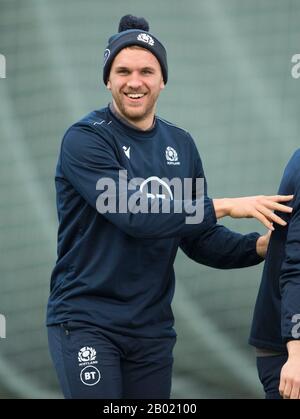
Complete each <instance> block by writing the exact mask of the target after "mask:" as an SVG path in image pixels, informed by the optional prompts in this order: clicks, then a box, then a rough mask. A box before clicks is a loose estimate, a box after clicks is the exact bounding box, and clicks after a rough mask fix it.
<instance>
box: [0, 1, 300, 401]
mask: <svg viewBox="0 0 300 419" xmlns="http://www.w3.org/2000/svg"><path fill="white" fill-rule="evenodd" d="M127 13H132V14H135V15H137V16H145V17H146V18H147V19H148V20H149V21H150V25H151V30H152V32H153V33H155V34H156V35H157V36H158V37H159V38H161V39H162V40H163V41H164V43H165V45H166V48H167V51H168V57H169V68H170V72H169V82H168V85H167V88H166V89H165V91H164V92H163V94H162V95H161V98H160V104H159V114H160V115H161V116H162V117H164V118H166V119H168V120H171V121H173V122H175V123H176V124H177V125H180V126H182V127H184V128H186V129H187V130H189V131H190V132H191V133H192V135H193V136H194V138H195V140H196V142H197V145H198V148H199V151H200V153H201V156H202V159H203V162H204V168H205V171H206V175H207V178H208V184H209V192H210V195H211V196H213V197H221V196H238V195H249V194H261V193H264V194H273V193H274V192H276V191H277V187H278V184H279V181H280V178H281V174H282V171H283V168H284V166H285V164H286V162H287V161H288V159H289V157H290V155H291V153H292V152H293V151H294V149H296V148H297V147H298V144H299V128H300V118H299V104H300V100H299V98H300V81H297V80H295V79H293V78H292V76H291V67H292V64H291V57H292V56H293V55H294V54H296V53H300V25H299V21H300V2H299V1H298V0H187V1H185V2H183V1H180V0H163V1H158V0H152V1H151V2H150V1H144V0H139V1H138V0H126V1H123V0H110V1H108V0H65V1H59V0H51V1H50V0H0V53H1V54H3V55H5V57H6V63H7V69H6V72H7V77H6V78H5V79H0V313H2V314H4V315H5V316H6V319H7V338H6V339H0V395H1V397H32V398H39V397H56V396H57V395H59V392H58V386H57V381H56V377H55V375H54V371H53V368H52V365H51V363H50V359H49V355H48V350H47V342H46V331H45V326H44V318H45V305H46V300H47V296H48V289H49V277H50V272H51V269H52V267H53V264H54V261H55V257H56V230H57V220H56V208H55V195H54V181H53V175H54V170H55V164H56V159H57V152H58V147H59V143H60V141H61V137H62V134H63V132H64V131H65V129H66V128H67V127H68V126H69V125H70V124H71V123H73V122H74V121H75V120H77V119H78V118H80V117H81V116H82V115H84V114H86V113H87V112H89V111H90V110H92V109H95V108H100V107H102V106H104V105H106V104H107V103H108V102H109V94H108V93H107V92H106V90H105V87H104V85H103V84H102V82H101V65H102V52H103V49H104V48H105V46H106V41H107V39H108V37H109V36H110V35H112V34H113V33H115V32H116V30H117V24H118V21H119V18H120V17H121V16H122V15H124V14H127ZM226 225H227V226H229V227H231V228H234V229H236V230H238V231H241V232H248V231H253V230H258V231H260V232H262V231H263V229H262V228H261V227H260V226H259V225H258V223H257V222H255V221H249V220H241V221H230V220H229V221H226ZM261 269H262V266H259V267H256V268H249V269H244V270H238V271H223V272H222V271H216V270H213V269H210V268H206V267H204V266H200V265H197V264H196V263H194V262H192V261H190V260H188V259H187V258H186V257H185V256H184V255H183V254H182V253H180V254H178V257H177V262H176V272H177V285H176V296H175V300H174V304H173V307H174V311H175V315H176V328H177V332H178V343H177V347H176V351H175V369H174V382H173V392H172V394H173V397H182V398H189V397H194V398H204V397H208V398H216V397H228V398H242V397H249V398H250V397H262V391H261V388H260V385H259V382H258V378H257V376H256V370H255V357H254V354H253V352H252V349H251V348H250V347H248V345H247V337H248V332H249V327H250V322H251V315H252V310H253V305H254V301H255V296H256V292H257V287H258V283H259V280H260V275H261Z"/></svg>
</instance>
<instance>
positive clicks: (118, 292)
mask: <svg viewBox="0 0 300 419" xmlns="http://www.w3.org/2000/svg"><path fill="white" fill-rule="evenodd" d="M103 80H104V83H105V85H106V86H107V88H108V89H110V90H111V93H112V103H111V104H110V105H109V106H108V107H106V108H103V109H100V110H96V111H94V112H91V113H90V114H89V115H87V116H86V117H85V118H83V119H82V120H80V121H79V122H77V123H75V124H74V125H72V126H71V127H70V128H69V129H68V130H67V132H66V134H65V136H64V138H63V141H62V145H61V151H60V155H59V159H58V164H57V170H56V178H55V181H56V191H57V210H58V217H59V230H58V258H57V262H56V266H55V267H54V270H53V273H52V277H51V294H50V297H49V304H48V316H47V325H48V336H49V347H50V352H51V355H52V359H53V362H54V365H55V368H56V371H57V374H58V378H59V382H60V385H61V387H62V390H63V393H64V396H65V397H67V398H107V399H110V398H129V399H130V398H142V399H143V398H153V399H155V398H168V397H169V396H170V390H171V374H172V364H173V355H172V351H173V347H174V344H175V341H176V333H175V330H174V328H173V325H174V319H173V314H172V309H171V302H172V298H173V294H174V288H175V275H174V269H173V263H174V260H175V256H176V252H177V250H178V247H179V246H180V247H181V248H182V249H183V251H184V252H185V253H186V254H187V255H188V256H189V257H190V258H192V259H193V260H195V261H197V262H199V263H203V264H206V265H209V266H213V267H216V268H223V269H228V268H241V267H245V266H251V265H255V264H257V263H259V262H260V261H261V260H262V256H264V254H265V251H266V246H267V243H268V235H266V236H261V237H260V236H259V234H257V233H250V234H248V235H244V236H243V235H240V234H238V233H234V232H232V231H230V230H228V229H226V228H225V227H223V226H220V225H218V224H217V223H216V220H217V218H221V217H224V216H228V215H229V216H231V217H235V218H241V217H256V218H257V219H259V220H260V221H261V222H263V223H264V225H266V226H267V227H268V228H270V229H271V228H272V222H274V221H276V222H278V223H279V224H281V225H284V224H285V222H284V221H282V220H281V219H280V218H279V217H278V216H277V215H275V214H274V213H273V210H274V209H277V210H282V211H284V212H290V209H289V208H287V207H286V206H285V205H282V204H280V202H285V201H287V200H289V199H291V197H282V196H275V197H263V196H261V197H246V198H235V199H214V200H211V199H210V198H209V197H208V196H207V190H206V183H205V182H204V194H202V195H201V194H200V196H199V195H198V194H197V182H198V180H199V179H200V178H202V180H203V179H204V173H203V168H202V163H201V160H200V157H199V154H198V151H197V148H196V146H195V143H194V141H193V139H192V138H191V136H190V135H189V134H188V133H187V132H186V131H185V130H182V129H180V128H178V127H176V126H174V125H173V124H171V123H169V122H166V121H164V120H162V119H161V118H159V117H158V116H156V114H155V108H156V103H157V99H158V96H159V94H160V92H161V90H162V89H163V88H164V87H165V85H166V83H167V80H168V67H167V55H166V50H165V48H164V47H163V45H162V44H161V43H160V42H159V40H158V39H157V38H156V37H155V36H154V35H152V34H150V33H149V27H148V24H147V22H146V21H145V20H144V19H139V18H135V17H133V16H125V17H124V18H122V19H121V23H120V27H119V33H118V34H116V35H114V36H112V37H111V38H110V40H109V44H108V46H107V48H106V50H105V53H104V67H103ZM125 172H126V174H127V177H126V176H125V175H124V178H123V179H122V182H123V184H124V183H125V186H126V192H128V206H129V203H130V202H131V201H132V198H133V195H134V194H135V193H136V192H135V191H133V190H132V188H131V187H130V186H132V181H133V180H135V181H136V182H137V184H138V180H140V183H139V187H140V190H139V191H138V193H139V194H140V199H141V200H142V199H143V200H144V202H145V203H146V209H149V210H153V209H154V208H155V209H156V210H157V209H158V211H148V212H147V211H146V212H143V211H137V204H136V205H133V206H132V207H131V208H132V210H128V208H127V210H124V208H123V209H122V210H120V205H119V204H120V202H119V201H120V197H122V196H123V195H122V193H120V189H121V186H120V184H119V176H120V173H125ZM175 178H176V179H179V180H180V181H181V182H182V185H184V183H185V181H186V180H187V179H190V180H192V186H193V188H192V198H191V199H190V202H189V201H188V200H187V201H188V202H186V200H185V201H184V203H185V204H186V203H188V204H190V209H192V212H191V211H190V210H188V208H189V206H184V209H182V211H177V210H175V209H177V208H178V204H180V203H183V200H180V199H173V194H172V191H171V189H170V188H169V185H167V184H166V182H165V181H164V180H163V179H175ZM141 180H142V181H141ZM108 181H109V182H108ZM150 181H151V182H154V181H155V182H156V184H158V186H159V188H162V187H164V190H163V193H162V191H161V190H158V191H157V193H153V190H152V189H151V192H152V193H147V191H146V189H147V187H148V186H149V183H150ZM106 183H107V184H108V183H109V184H110V185H111V184H112V183H113V187H112V188H111V190H112V191H114V192H112V193H111V194H112V195H113V196H112V198H114V200H115V204H118V205H112V207H113V209H114V210H113V211H112V208H110V209H107V210H106V209H105V208H104V210H103V211H102V210H99V206H97V202H98V198H99V194H100V193H101V190H102V189H104V190H105V187H102V186H101V185H103V184H106ZM146 185H147V187H146ZM170 191H171V192H170ZM105 192H106V193H107V190H105ZM110 198H111V197H110ZM166 202H167V203H168V205H169V211H168V212H163V211H160V210H161V209H163V207H164V204H165V203H166ZM199 205H200V206H202V207H203V217H202V218H201V220H200V221H199V222H197V223H188V222H187V221H186V218H187V217H190V216H192V215H193V211H194V212H195V211H196V208H197V207H198V206H199ZM117 208H119V210H117ZM194 208H195V209H194Z"/></svg>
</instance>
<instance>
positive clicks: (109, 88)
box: [106, 80, 111, 90]
mask: <svg viewBox="0 0 300 419" xmlns="http://www.w3.org/2000/svg"><path fill="white" fill-rule="evenodd" d="M106 87H107V88H108V90H111V82H110V81H109V80H108V82H107V85H106Z"/></svg>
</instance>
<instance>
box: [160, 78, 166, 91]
mask: <svg viewBox="0 0 300 419" xmlns="http://www.w3.org/2000/svg"><path fill="white" fill-rule="evenodd" d="M164 88H165V82H164V80H163V79H161V82H160V90H163V89H164Z"/></svg>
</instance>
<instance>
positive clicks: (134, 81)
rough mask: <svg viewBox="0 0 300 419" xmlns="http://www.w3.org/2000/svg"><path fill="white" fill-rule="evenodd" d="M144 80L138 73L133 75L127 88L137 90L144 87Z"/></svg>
mask: <svg viewBox="0 0 300 419" xmlns="http://www.w3.org/2000/svg"><path fill="white" fill-rule="evenodd" d="M142 84H143V83H142V80H141V78H140V75H139V74H138V73H136V72H134V73H132V74H131V77H130V78H129V80H128V81H127V86H128V87H129V88H131V89H134V90H137V89H138V88H140V87H141V86H142Z"/></svg>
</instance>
